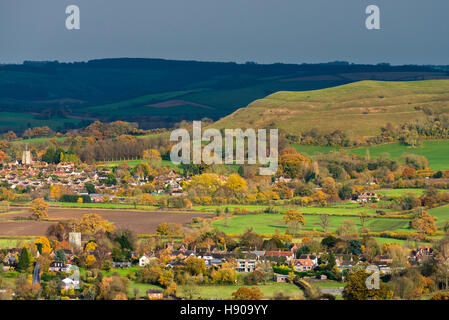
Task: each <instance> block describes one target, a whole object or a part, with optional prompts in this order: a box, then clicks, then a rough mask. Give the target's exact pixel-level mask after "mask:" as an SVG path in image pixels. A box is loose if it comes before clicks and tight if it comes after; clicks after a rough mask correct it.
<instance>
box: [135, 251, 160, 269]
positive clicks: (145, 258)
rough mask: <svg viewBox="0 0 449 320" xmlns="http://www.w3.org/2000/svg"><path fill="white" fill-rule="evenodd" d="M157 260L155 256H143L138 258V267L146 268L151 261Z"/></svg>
mask: <svg viewBox="0 0 449 320" xmlns="http://www.w3.org/2000/svg"><path fill="white" fill-rule="evenodd" d="M154 259H157V258H156V257H155V256H153V255H152V256H148V255H145V254H144V255H143V256H141V257H140V258H139V267H145V266H147V265H148V264H149V263H150V261H151V260H154Z"/></svg>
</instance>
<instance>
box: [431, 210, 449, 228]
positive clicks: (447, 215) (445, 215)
mask: <svg viewBox="0 0 449 320" xmlns="http://www.w3.org/2000/svg"><path fill="white" fill-rule="evenodd" d="M427 212H429V214H430V215H432V216H433V217H435V218H437V222H436V224H437V227H438V228H439V229H441V228H442V227H444V224H445V223H446V222H447V221H449V205H446V206H442V207H438V208H434V209H430V210H427Z"/></svg>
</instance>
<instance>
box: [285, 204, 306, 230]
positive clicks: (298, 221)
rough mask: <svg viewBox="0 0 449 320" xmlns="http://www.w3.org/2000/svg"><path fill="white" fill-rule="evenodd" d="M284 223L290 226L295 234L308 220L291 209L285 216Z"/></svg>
mask: <svg viewBox="0 0 449 320" xmlns="http://www.w3.org/2000/svg"><path fill="white" fill-rule="evenodd" d="M284 221H285V223H286V224H287V225H289V226H290V227H291V228H292V231H293V233H294V234H296V233H297V231H298V229H299V227H300V226H303V225H305V224H306V219H305V218H304V216H303V215H302V213H300V212H297V211H296V210H294V209H290V210H288V211H287V213H286V214H285V216H284Z"/></svg>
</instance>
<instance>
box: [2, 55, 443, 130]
mask: <svg viewBox="0 0 449 320" xmlns="http://www.w3.org/2000/svg"><path fill="white" fill-rule="evenodd" d="M448 71H449V70H447V69H444V68H442V67H441V68H440V67H435V66H390V65H388V64H379V65H356V64H349V63H346V62H334V63H324V64H300V65H299V64H298V65H294V64H270V65H261V64H256V63H246V64H237V63H217V62H197V61H173V60H162V59H129V58H127V59H102V60H92V61H88V62H75V63H58V62H25V63H24V64H22V65H0V119H2V118H3V115H4V117H5V118H6V117H7V118H8V121H4V122H1V121H0V131H5V130H10V129H15V130H17V131H21V130H23V129H25V128H26V127H28V126H36V125H44V124H46V123H48V124H49V125H51V126H52V127H53V128H54V129H60V130H62V129H64V128H65V129H70V128H75V127H79V126H83V125H85V124H86V123H87V122H89V121H93V120H96V119H98V120H101V121H114V120H127V121H135V122H139V124H140V126H141V127H143V128H153V127H170V126H171V125H173V124H174V123H176V122H179V121H181V120H195V119H201V118H203V117H209V118H212V119H214V120H217V119H220V118H221V117H224V116H227V115H229V114H231V113H232V112H234V111H235V110H237V109H238V108H241V107H244V106H246V105H248V104H249V103H251V102H252V101H254V100H256V99H261V98H263V97H265V96H268V95H270V94H272V93H274V92H277V91H304V90H315V89H322V88H329V87H334V86H338V85H343V84H347V83H352V82H354V81H360V80H389V81H411V80H427V79H441V78H449V72H448ZM12 113H13V114H14V113H16V114H17V113H20V114H21V115H20V116H17V117H14V116H13V114H12ZM11 114H12V115H11ZM14 118H16V120H13V121H10V120H9V119H14Z"/></svg>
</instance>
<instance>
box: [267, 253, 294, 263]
mask: <svg viewBox="0 0 449 320" xmlns="http://www.w3.org/2000/svg"><path fill="white" fill-rule="evenodd" d="M264 257H265V258H285V259H286V261H287V262H290V261H291V260H292V259H294V257H295V254H294V253H293V252H292V251H281V250H279V251H265V254H264ZM268 260H269V259H268Z"/></svg>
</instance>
